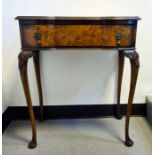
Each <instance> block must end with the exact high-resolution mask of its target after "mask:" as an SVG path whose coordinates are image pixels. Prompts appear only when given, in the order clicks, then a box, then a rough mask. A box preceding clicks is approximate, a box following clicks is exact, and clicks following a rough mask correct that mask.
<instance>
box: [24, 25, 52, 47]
mask: <svg viewBox="0 0 155 155" xmlns="http://www.w3.org/2000/svg"><path fill="white" fill-rule="evenodd" d="M54 27H55V26H54V25H26V26H24V28H23V30H24V46H29V47H37V46H38V45H37V41H36V40H35V38H34V35H35V33H36V32H39V33H40V34H41V40H40V43H41V46H43V47H48V46H55V41H54V35H55V28H54Z"/></svg>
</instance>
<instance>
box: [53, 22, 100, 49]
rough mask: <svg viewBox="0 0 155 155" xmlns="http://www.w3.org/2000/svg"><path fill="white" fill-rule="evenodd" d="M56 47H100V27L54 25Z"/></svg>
mask: <svg viewBox="0 0 155 155" xmlns="http://www.w3.org/2000/svg"><path fill="white" fill-rule="evenodd" d="M55 31H56V33H55V34H56V35H55V41H56V46H102V26H101V25H56V30H55Z"/></svg>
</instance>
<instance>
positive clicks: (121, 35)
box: [102, 25, 136, 47]
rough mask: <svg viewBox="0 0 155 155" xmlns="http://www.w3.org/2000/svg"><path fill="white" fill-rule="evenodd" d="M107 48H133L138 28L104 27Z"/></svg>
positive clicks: (127, 26) (104, 39) (104, 43)
mask: <svg viewBox="0 0 155 155" xmlns="http://www.w3.org/2000/svg"><path fill="white" fill-rule="evenodd" d="M102 34H103V44H102V46H105V47H107V46H108V47H116V46H118V45H119V46H120V47H132V46H134V45H135V39H136V28H135V26H132V25H103V32H102Z"/></svg>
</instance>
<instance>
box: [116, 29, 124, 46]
mask: <svg viewBox="0 0 155 155" xmlns="http://www.w3.org/2000/svg"><path fill="white" fill-rule="evenodd" d="M115 38H116V44H117V46H120V44H121V39H122V36H121V33H119V32H117V33H116V34H115Z"/></svg>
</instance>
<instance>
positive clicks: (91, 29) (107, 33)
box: [16, 16, 140, 148]
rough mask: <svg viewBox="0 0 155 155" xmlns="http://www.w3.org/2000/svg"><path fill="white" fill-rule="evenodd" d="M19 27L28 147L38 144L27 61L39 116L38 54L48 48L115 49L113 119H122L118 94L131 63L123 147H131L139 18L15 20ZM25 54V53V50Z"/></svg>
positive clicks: (41, 98)
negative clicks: (30, 64)
mask: <svg viewBox="0 0 155 155" xmlns="http://www.w3.org/2000/svg"><path fill="white" fill-rule="evenodd" d="M16 19H18V20H19V25H20V34H21V43H22V52H21V53H20V54H19V69H20V74H21V80H22V84H23V88H24V93H25V97H26V101H27V106H28V110H29V115H30V119H31V126H32V140H31V142H30V143H29V148H34V147H35V146H36V144H37V140H36V125H35V118H34V112H33V108H32V102H31V97H30V90H29V85H28V77H27V61H28V59H29V58H30V57H32V56H33V60H34V65H35V72H36V78H37V84H38V92H39V100H40V109H41V117H43V95H42V87H41V77H40V70H39V52H40V50H41V49H49V48H54V47H56V48H61V47H62V48H66V47H67V48H79V47H80V48H83V47H85V48H94V47H95V48H103V49H107V48H113V49H116V50H118V55H119V59H118V60H119V63H118V94H117V109H116V117H117V118H118V119H120V118H121V113H120V95H121V84H122V76H123V66H124V57H127V58H129V60H130V64H131V81H130V90H129V98H128V105H127V112H126V123H125V145H126V146H132V145H133V141H132V140H131V138H130V136H129V121H130V115H131V112H132V102H133V97H134V92H135V87H136V81H137V76H138V70H139V56H138V53H137V52H136V51H135V42H136V30H137V20H139V19H140V18H139V17H85V18H81V17H33V16H32V17H23V16H20V17H17V18H16ZM25 49H26V50H27V51H24V50H25Z"/></svg>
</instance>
